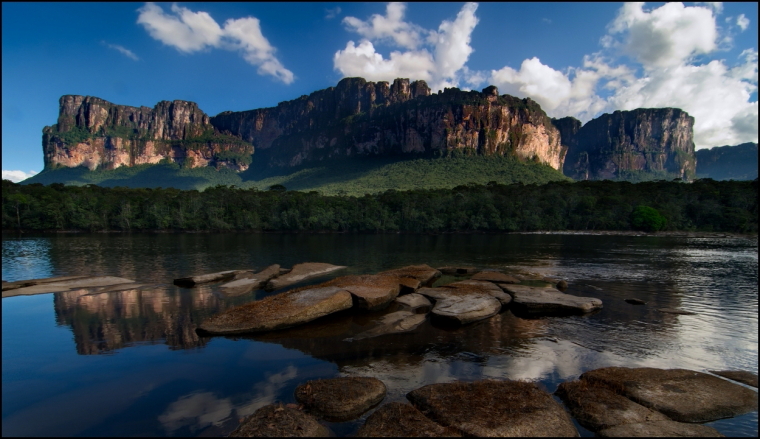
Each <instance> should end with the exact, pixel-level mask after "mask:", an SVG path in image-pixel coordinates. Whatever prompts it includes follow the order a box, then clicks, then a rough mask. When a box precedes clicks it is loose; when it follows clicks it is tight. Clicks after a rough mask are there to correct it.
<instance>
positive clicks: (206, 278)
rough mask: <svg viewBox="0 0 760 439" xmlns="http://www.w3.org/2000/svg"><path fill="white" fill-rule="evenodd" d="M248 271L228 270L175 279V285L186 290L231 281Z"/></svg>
mask: <svg viewBox="0 0 760 439" xmlns="http://www.w3.org/2000/svg"><path fill="white" fill-rule="evenodd" d="M246 271H247V270H227V271H220V272H218V273H209V274H199V275H195V276H189V277H181V278H179V279H174V285H177V286H179V287H184V288H191V287H194V286H196V285H200V284H207V283H211V282H221V281H224V280H230V279H232V278H234V277H235V275H237V274H240V273H245V272H246Z"/></svg>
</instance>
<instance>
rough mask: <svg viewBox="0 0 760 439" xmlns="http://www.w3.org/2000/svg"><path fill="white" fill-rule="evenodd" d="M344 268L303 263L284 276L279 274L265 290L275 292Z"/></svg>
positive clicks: (320, 263)
mask: <svg viewBox="0 0 760 439" xmlns="http://www.w3.org/2000/svg"><path fill="white" fill-rule="evenodd" d="M343 268H346V267H345V266H343V265H332V264H325V263H322V262H305V263H303V264H296V265H294V266H293V268H292V269H291V270H290V271H289V272H288V273H286V274H281V275H279V276H278V277H275V278H274V279H272V280H270V281H269V282H267V284H266V289H267V290H276V289H278V288H284V287H287V286H288V285H293V284H294V283H298V282H301V281H305V280H307V279H312V278H315V277H319V276H324V275H325V274H328V273H332V272H333V271H336V270H341V269H343Z"/></svg>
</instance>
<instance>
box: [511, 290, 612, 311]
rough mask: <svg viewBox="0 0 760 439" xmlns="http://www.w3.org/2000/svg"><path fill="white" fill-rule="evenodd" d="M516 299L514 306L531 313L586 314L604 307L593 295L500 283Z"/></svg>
mask: <svg viewBox="0 0 760 439" xmlns="http://www.w3.org/2000/svg"><path fill="white" fill-rule="evenodd" d="M499 286H500V287H502V288H504V290H505V291H506V292H508V293H509V294H510V295H511V296H512V299H513V300H514V305H513V308H514V309H516V310H518V311H519V312H523V313H526V314H530V315H546V314H560V315H562V314H584V313H588V312H591V311H594V310H596V309H600V308H601V307H602V301H601V300H599V299H595V298H593V297H578V296H572V295H570V294H565V293H563V292H561V291H559V290H557V289H556V288H551V287H529V286H526V285H511V284H499Z"/></svg>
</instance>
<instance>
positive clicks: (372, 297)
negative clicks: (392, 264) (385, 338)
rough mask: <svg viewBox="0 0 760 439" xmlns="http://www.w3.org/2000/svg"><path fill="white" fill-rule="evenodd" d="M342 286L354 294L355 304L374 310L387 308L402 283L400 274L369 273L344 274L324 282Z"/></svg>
mask: <svg viewBox="0 0 760 439" xmlns="http://www.w3.org/2000/svg"><path fill="white" fill-rule="evenodd" d="M322 285H323V286H335V287H340V288H342V289H344V290H346V291H348V292H349V293H351V294H353V296H354V305H355V306H356V307H357V308H359V309H366V310H369V311H374V310H378V309H382V308H385V307H386V306H388V304H390V303H391V302H392V301H393V299H395V298H396V297H397V296H398V294H399V291H401V285H400V284H399V278H398V276H388V275H380V274H369V275H361V276H343V277H338V278H335V279H333V280H331V281H329V282H326V283H324V284H322Z"/></svg>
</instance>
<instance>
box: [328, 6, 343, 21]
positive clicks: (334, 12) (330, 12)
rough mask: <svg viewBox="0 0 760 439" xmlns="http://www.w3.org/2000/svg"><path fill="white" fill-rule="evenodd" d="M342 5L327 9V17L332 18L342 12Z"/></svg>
mask: <svg viewBox="0 0 760 439" xmlns="http://www.w3.org/2000/svg"><path fill="white" fill-rule="evenodd" d="M340 11H341V9H340V6H336V7H335V8H334V9H325V14H326V15H325V18H326V19H328V20H331V19H333V18H335V17H337V16H338V15H339V14H340Z"/></svg>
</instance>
